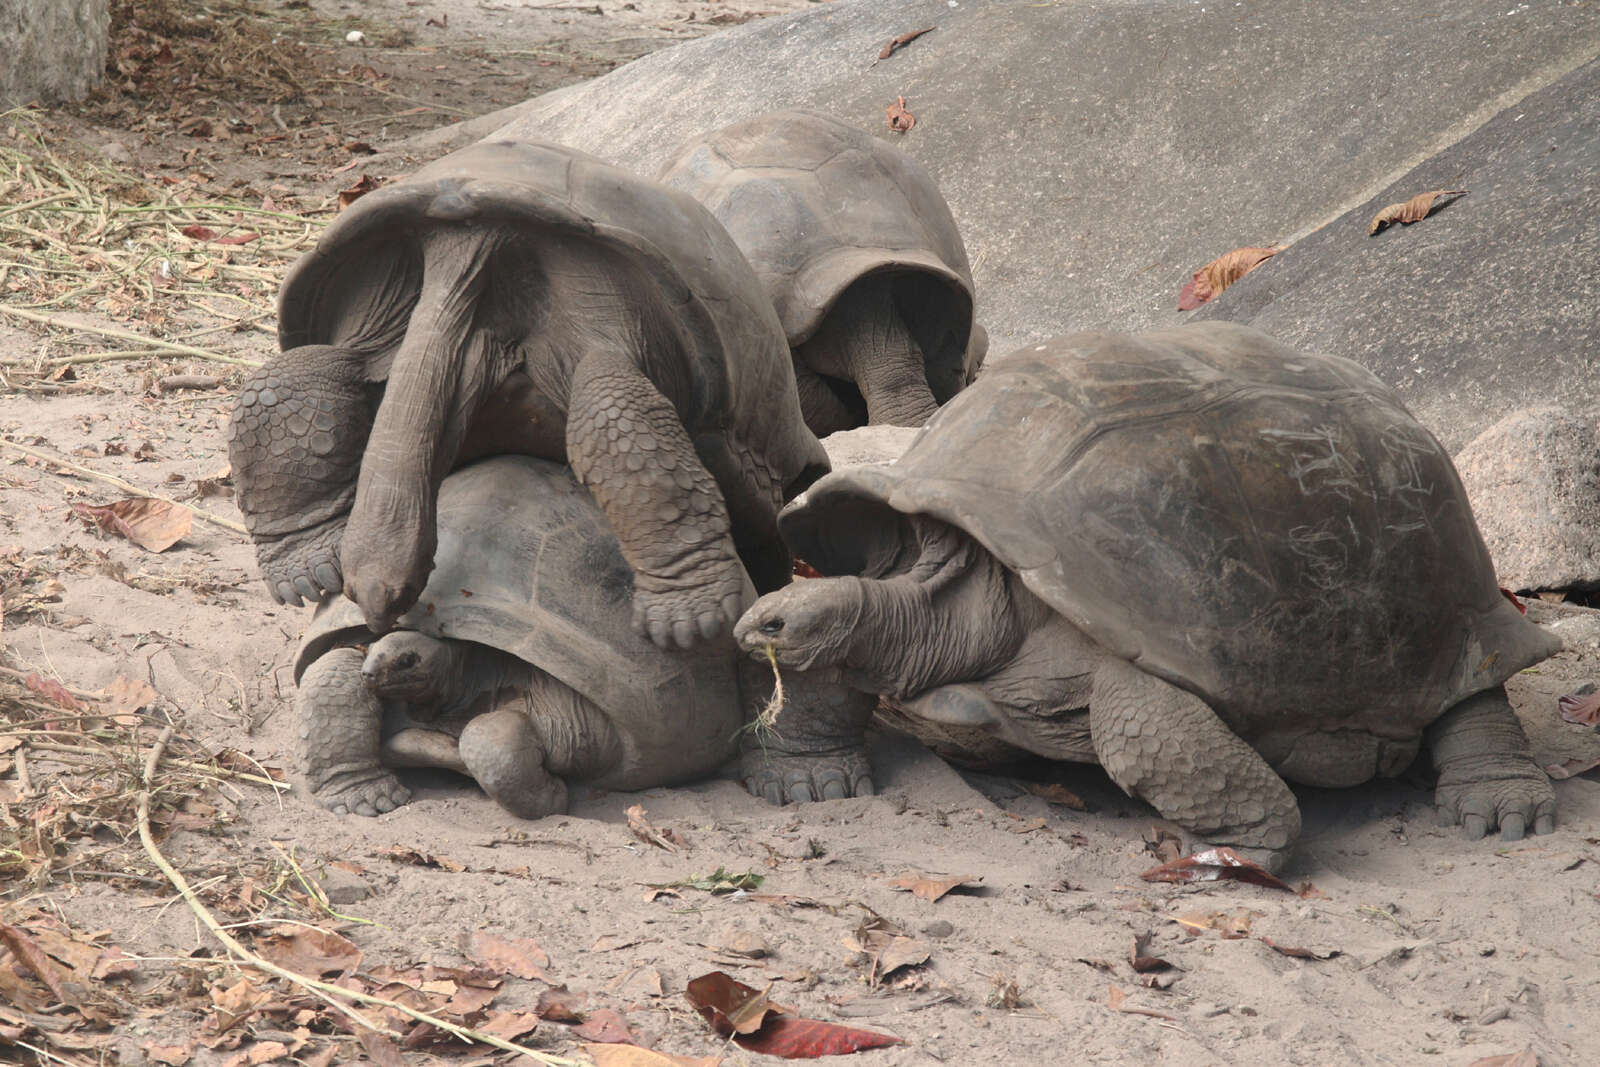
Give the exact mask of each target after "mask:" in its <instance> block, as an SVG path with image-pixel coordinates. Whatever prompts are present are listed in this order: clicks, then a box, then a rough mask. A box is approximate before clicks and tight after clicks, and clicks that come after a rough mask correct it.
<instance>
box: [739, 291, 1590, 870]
mask: <svg viewBox="0 0 1600 1067" xmlns="http://www.w3.org/2000/svg"><path fill="white" fill-rule="evenodd" d="M780 523H781V526H782V529H783V531H784V534H785V536H786V537H787V538H789V540H790V542H791V544H792V545H793V546H794V548H795V551H796V552H797V554H798V555H799V556H801V557H802V558H803V559H805V560H806V561H808V562H809V563H810V564H811V565H812V566H814V567H815V568H817V570H818V571H819V572H820V573H822V574H824V575H827V576H829V577H824V578H815V579H810V580H805V581H800V582H796V583H795V584H794V585H792V586H790V587H789V588H787V589H783V590H780V591H778V592H775V593H772V594H769V595H767V596H764V597H762V598H761V599H760V600H758V601H757V602H756V605H755V607H753V608H752V609H751V610H750V611H749V612H747V613H746V614H745V616H744V617H743V618H742V619H741V620H740V621H739V624H738V626H737V627H736V629H735V633H736V636H737V637H738V638H739V640H740V642H741V644H742V645H743V646H744V647H745V648H746V649H748V650H752V651H755V652H757V653H758V654H765V650H766V649H771V650H772V652H773V653H774V654H775V655H776V657H777V661H778V662H779V663H780V664H781V665H783V666H785V667H791V668H816V667H821V666H834V667H838V668H840V669H841V670H842V672H843V677H844V680H845V681H846V682H847V683H848V684H852V685H855V686H858V687H860V688H863V689H865V690H868V691H870V692H874V693H879V694H883V695H885V696H887V697H890V698H893V699H894V700H896V701H898V702H899V703H900V704H901V705H902V707H903V708H904V710H905V711H906V713H908V714H910V715H912V716H915V717H919V718H921V719H923V720H926V721H929V722H932V723H942V724H950V725H952V726H955V727H961V728H973V727H977V728H981V729H983V730H984V731H987V732H988V733H989V734H990V735H991V736H993V737H996V738H998V739H1000V740H1003V741H1006V742H1008V743H1010V744H1011V745H1013V746H1016V747H1018V748H1021V749H1026V750H1028V751H1031V752H1035V753H1039V754H1042V755H1045V756H1050V757H1054V758H1059V759H1069V760H1083V761H1098V762H1099V763H1100V764H1102V765H1103V766H1104V768H1105V769H1106V771H1107V773H1108V774H1109V775H1110V776H1111V778H1112V779H1113V780H1114V781H1116V782H1117V783H1118V784H1119V785H1120V786H1122V787H1123V788H1124V789H1125V790H1127V791H1128V792H1130V793H1133V794H1135V795H1138V796H1140V797H1143V798H1144V799H1145V800H1147V801H1149V802H1150V803H1151V804H1152V805H1154V806H1155V807H1156V808H1157V809H1158V810H1159V811H1160V812H1161V813H1162V814H1163V815H1165V816H1167V817H1169V818H1171V819H1172V820H1174V821H1175V822H1177V823H1179V824H1180V825H1182V826H1184V827H1186V828H1188V829H1189V830H1191V831H1193V832H1194V833H1196V834H1197V835H1200V836H1202V837H1205V838H1208V839H1211V840H1214V841H1217V842H1221V843H1227V844H1233V845H1238V846H1242V847H1246V848H1254V849H1261V850H1264V851H1265V852H1267V854H1268V856H1269V858H1272V859H1274V860H1281V859H1282V850H1284V849H1286V848H1287V847H1288V846H1289V845H1290V844H1291V843H1292V842H1293V841H1294V839H1295V837H1296V836H1297V834H1298V833H1299V829H1300V814H1299V808H1298V806H1297V804H1296V801H1295V797H1294V795H1293V794H1292V793H1291V792H1290V791H1289V788H1288V787H1287V786H1286V785H1285V779H1287V780H1288V781H1293V782H1300V783H1305V784H1308V785H1317V786H1349V785H1355V784H1357V783H1360V782H1364V781H1366V780H1367V779H1369V778H1371V777H1373V776H1374V775H1394V774H1397V773H1398V772H1400V771H1401V770H1403V769H1404V768H1405V767H1407V766H1408V765H1409V764H1410V763H1411V761H1412V759H1413V757H1414V756H1415V755H1416V753H1417V751H1418V748H1419V746H1420V745H1421V744H1422V742H1423V740H1424V738H1426V739H1427V741H1428V743H1429V745H1430V747H1431V751H1432V757H1433V761H1434V764H1435V766H1436V767H1437V768H1438V771H1439V781H1438V789H1437V799H1438V802H1439V804H1440V807H1441V809H1442V810H1443V811H1444V812H1445V813H1447V814H1448V815H1449V816H1450V817H1451V818H1452V819H1454V820H1455V821H1459V822H1460V823H1462V824H1463V825H1464V827H1465V828H1466V832H1467V834H1468V836H1469V837H1477V836H1481V835H1482V834H1484V833H1485V832H1486V831H1487V830H1488V829H1489V828H1491V827H1494V826H1495V825H1497V824H1498V826H1499V827H1500V829H1501V832H1502V836H1504V837H1507V838H1516V837H1520V836H1521V835H1522V834H1523V833H1524V832H1525V831H1526V830H1530V829H1531V830H1532V831H1534V832H1536V833H1543V832H1546V831H1548V830H1550V829H1551V828H1552V826H1553V824H1554V817H1555V811H1554V794H1553V791H1552V789H1551V787H1550V783H1549V781H1548V780H1547V778H1546V776H1545V774H1544V772H1543V771H1542V770H1540V768H1539V767H1538V766H1537V765H1536V764H1535V763H1534V762H1533V760H1532V758H1531V757H1530V755H1529V752H1528V747H1527V742H1526V739H1525V737H1524V736H1523V733H1522V729H1521V727H1520V725H1519V724H1518V721H1517V718H1516V716H1515V714H1514V713H1513V711H1512V709H1511V707H1510V705H1509V703H1508V702H1507V699H1506V692H1505V689H1504V686H1503V683H1504V682H1505V681H1506V679H1507V678H1509V677H1511V676H1512V675H1514V674H1516V673H1517V672H1518V671H1520V670H1522V669H1523V668H1525V667H1527V666H1529V665H1531V664H1534V663H1537V662H1539V661H1540V660H1542V659H1544V658H1546V657H1547V656H1550V655H1551V654H1553V653H1554V652H1555V651H1557V649H1558V648H1559V642H1558V641H1557V640H1556V639H1555V638H1554V637H1553V636H1552V635H1550V634H1548V633H1547V632H1545V631H1543V630H1541V629H1540V628H1539V627H1537V626H1535V625H1533V624H1532V623H1530V622H1528V621H1527V620H1526V619H1525V618H1524V617H1523V616H1522V614H1521V613H1520V612H1519V611H1518V608H1517V606H1516V605H1515V604H1514V603H1513V602H1512V600H1511V599H1510V598H1509V597H1507V596H1505V595H1502V592H1501V591H1500V589H1499V588H1498V587H1497V585H1496V582H1495V573H1494V568H1493V566H1492V565H1491V563H1490V559H1489V554H1488V552H1487V551H1486V550H1485V548H1484V544H1483V540H1482V538H1481V537H1480V536H1479V535H1478V530H1477V527H1476V525H1475V524H1474V522H1473V518H1472V512H1471V510H1470V508H1469V507H1468V505H1467V500H1466V496H1465V494H1464V492H1463V491H1462V488H1461V483H1460V481H1459V480H1458V478H1457V477H1456V472H1455V470H1454V468H1453V467H1452V466H1451V463H1450V459H1449V457H1448V456H1447V455H1446V453H1445V451H1444V450H1443V449H1442V448H1441V447H1440V446H1439V443H1438V442H1437V441H1436V440H1435V439H1434V437H1433V436H1432V435H1431V434H1430V433H1429V432H1428V431H1427V430H1426V429H1424V428H1423V427H1422V426H1421V425H1420V424H1418V423H1417V422H1416V421H1415V420H1414V419H1413V418H1412V417H1411V416H1410V415H1409V414H1407V412H1406V411H1405V409H1404V408H1403V407H1402V406H1401V405H1400V403H1399V401H1398V399H1397V398H1396V396H1395V393H1394V392H1393V391H1392V390H1391V389H1389V388H1388V387H1387V386H1385V385H1383V384H1382V383H1381V382H1380V381H1378V379H1377V378H1375V377H1374V376H1373V375H1372V374H1371V373H1370V372H1368V371H1366V370H1364V369H1362V368H1361V367H1359V366H1357V365H1356V364H1354V363H1352V362H1349V361H1347V360H1343V359H1339V358H1335V357H1328V356H1317V355H1307V354H1301V353H1297V352H1294V351H1291V350H1289V349H1287V348H1285V347H1284V346H1283V345H1281V344H1279V343H1277V342H1275V341H1273V340H1272V339H1271V338H1269V337H1267V336H1266V335H1265V334H1262V333H1260V332H1259V331H1256V330H1254V329H1252V328H1250V327H1244V326H1237V325H1232V324H1224V323H1209V324H1204V325H1198V326H1190V327H1184V328H1178V329H1173V330H1163V331H1158V332H1153V333H1148V334H1143V335H1124V334H1114V333H1079V334H1073V335H1070V336H1067V337H1061V338H1057V339H1055V340H1052V341H1049V342H1046V343H1043V344H1039V345H1035V346H1031V347H1029V348H1026V349H1023V350H1021V351H1017V352H1014V353H1012V354H1010V355H1008V356H1007V357H1005V358H1004V359H1002V360H1000V361H998V362H996V363H993V364H992V365H991V366H990V367H989V369H988V370H987V371H986V372H985V373H984V375H983V376H982V377H981V378H979V380H978V382H977V383H976V384H975V385H974V386H973V387H972V388H970V389H968V390H966V391H965V392H963V393H962V394H960V395H959V396H957V397H956V398H955V399H954V400H953V401H952V402H951V403H950V404H948V405H947V406H946V407H945V408H944V409H943V410H941V411H940V413H939V414H938V415H937V416H936V417H935V418H934V419H933V421H932V422H930V423H929V424H928V426H927V427H926V428H925V429H924V430H923V431H922V432H921V433H920V434H919V435H918V436H917V438H916V439H915V441H914V442H913V443H912V445H911V447H910V449H909V450H908V451H907V452H906V453H905V455H904V456H902V457H901V458H900V459H899V460H897V461H896V462H894V463H893V464H891V465H887V466H865V467H858V468H854V469H850V470H842V471H839V472H837V473H835V474H832V475H830V476H828V477H826V478H824V479H823V480H821V481H819V482H818V483H817V484H816V485H814V486H813V487H812V488H811V489H810V490H808V491H807V492H806V493H805V494H803V495H802V496H801V497H800V498H798V499H797V500H796V501H795V502H794V503H793V504H792V505H790V507H789V509H787V510H786V511H785V513H784V515H783V516H782V517H781V519H780ZM856 730H857V726H856V724H855V723H854V722H852V723H851V724H850V725H849V732H850V736H845V733H846V731H844V730H843V729H841V730H840V734H841V736H840V737H839V741H838V744H839V747H840V748H841V750H843V749H844V748H846V747H848V744H847V743H848V742H851V741H854V742H856V743H859V737H858V736H854V733H855V731H856Z"/></svg>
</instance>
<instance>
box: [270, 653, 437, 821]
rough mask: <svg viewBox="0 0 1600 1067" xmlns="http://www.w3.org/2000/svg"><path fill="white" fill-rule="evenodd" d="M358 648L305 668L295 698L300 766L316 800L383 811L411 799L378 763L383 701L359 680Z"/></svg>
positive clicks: (340, 809)
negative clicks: (298, 726)
mask: <svg viewBox="0 0 1600 1067" xmlns="http://www.w3.org/2000/svg"><path fill="white" fill-rule="evenodd" d="M362 658H363V657H362V654H361V650H360V649H355V648H336V649H333V650H332V651H331V652H329V653H328V654H327V655H325V656H323V657H322V658H321V659H319V660H317V661H316V662H315V663H313V664H311V666H309V667H307V668H306V672H305V674H304V675H302V676H301V678H300V689H299V692H298V694H297V695H296V697H295V705H296V708H295V710H296V712H297V713H298V715H299V719H300V742H301V758H302V763H301V769H302V770H303V771H304V772H305V776H306V780H307V782H308V783H309V784H310V786H311V795H312V796H313V797H314V798H315V799H316V801H317V803H318V804H321V805H322V806H323V807H325V808H327V809H329V810H330V811H332V812H334V813H335V814H338V815H346V814H355V815H381V814H382V813H383V812H386V811H393V810H394V809H395V808H398V807H399V806H400V805H402V804H404V803H405V802H406V801H408V800H410V799H411V791H410V790H409V789H407V788H406V787H405V786H403V785H401V784H400V779H398V778H396V777H395V775H394V772H393V771H390V770H389V769H388V768H386V767H384V766H383V764H382V762H381V761H380V755H379V753H380V745H381V742H380V735H381V732H382V728H383V705H382V704H381V703H379V701H378V698H377V697H376V696H374V695H373V694H372V693H371V692H370V691H369V690H368V689H367V687H366V685H365V684H364V683H363V682H362V680H361V661H362Z"/></svg>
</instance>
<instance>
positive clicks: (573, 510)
mask: <svg viewBox="0 0 1600 1067" xmlns="http://www.w3.org/2000/svg"><path fill="white" fill-rule="evenodd" d="M632 600H633V572H632V570H631V569H630V568H629V567H628V564H627V561H626V560H624V559H623V557H622V549H621V546H620V545H619V544H618V543H617V539H616V537H615V535H614V534H612V532H611V527H610V525H609V524H608V523H607V522H606V518H605V514H604V513H603V512H602V511H601V510H600V508H599V506H598V505H597V504H596V503H595V502H594V499H593V498H592V497H591V496H590V495H589V493H588V491H587V490H585V489H584V488H583V487H582V486H580V485H579V484H578V483H577V481H576V480H575V479H574V478H573V476H572V473H571V471H570V470H569V469H568V468H566V467H565V466H562V465H560V464H556V463H550V462H547V461H545V460H539V459H532V458H529V457H527V456H496V457H494V458H491V459H486V460H483V461H481V462H478V463H475V464H472V465H471V466H468V467H464V468H462V469H461V470H458V471H456V472H455V473H453V474H451V475H450V476H449V477H448V478H446V479H445V480H444V483H443V484H442V485H441V486H440V489H439V547H438V551H437V552H436V553H435V556H434V569H433V573H432V574H431V575H429V578H428V584H427V586H426V587H425V588H424V589H423V592H422V595H421V596H420V597H419V598H418V600H417V603H416V605H415V606H414V607H413V608H412V609H411V610H410V611H409V612H407V613H406V614H405V615H402V616H401V617H400V619H399V621H398V622H397V623H396V628H397V629H406V630H416V631H420V632H422V633H425V634H429V635H430V636H433V637H441V638H455V639H459V640H464V641H476V642H478V643H480V644H483V645H488V646H490V647H492V648H497V649H500V650H502V651H505V652H509V653H511V654H512V655H515V656H517V657H518V658H519V659H522V660H524V661H525V662H528V663H531V664H533V665H534V666H535V667H538V668H540V669H541V670H544V671H546V672H548V673H549V674H550V675H552V676H554V677H555V678H556V679H557V680H559V681H561V682H563V683H565V684H566V685H568V686H570V687H572V688H573V689H575V690H577V691H578V692H579V693H582V694H583V695H584V696H585V697H587V698H588V699H589V700H590V701H591V702H593V703H594V704H596V705H597V706H598V707H600V709H601V710H603V711H605V712H606V713H607V714H608V715H610V716H611V718H612V719H613V720H614V721H615V722H616V723H617V725H618V727H619V730H618V733H619V734H620V735H621V736H622V737H624V738H625V743H626V744H627V745H628V746H629V747H630V748H631V749H633V750H635V751H640V750H643V751H652V752H672V753H673V754H674V759H679V758H681V760H682V763H683V766H684V768H685V774H686V775H693V774H699V773H704V772H705V771H706V770H708V769H710V768H713V767H715V766H717V765H718V764H720V763H721V762H722V761H723V760H725V759H727V758H728V757H730V756H731V755H732V754H733V752H734V744H733V741H732V739H733V738H734V737H735V735H736V733H737V731H738V729H739V726H740V724H741V722H742V717H741V716H742V708H741V705H740V702H739V680H738V675H737V657H736V654H735V650H734V648H733V646H732V643H731V641H729V640H727V639H724V640H723V641H721V642H712V643H711V644H709V645H707V646H704V647H699V648H696V649H692V650H689V651H672V652H666V651H663V650H661V649H659V648H657V647H656V646H655V645H653V644H651V643H650V641H649V640H648V639H647V638H644V637H642V636H640V635H639V634H638V633H637V632H636V631H635V630H634V628H633V624H632V619H633V615H632V610H633V609H632ZM374 640H377V637H376V636H375V635H374V634H373V633H372V632H371V631H369V630H368V629H367V628H366V625H365V623H364V621H363V619H362V615H361V609H360V608H359V607H357V606H356V605H355V604H354V603H353V602H352V601H350V600H347V599H345V598H343V597H336V598H334V599H332V600H329V601H327V602H326V603H324V604H322V605H321V606H320V607H319V608H318V609H317V612H316V614H315V615H314V616H313V617H312V620H311V623H310V625H309V626H308V627H307V628H306V632H305V635H304V637H303V638H302V639H301V642H300V648H299V651H298V653H297V655H296V659H295V672H294V673H295V681H296V682H298V681H299V680H300V676H301V675H302V674H303V673H304V671H305V669H306V668H307V667H308V666H310V664H311V663H312V662H314V661H315V660H316V659H317V658H318V657H320V656H322V655H323V654H324V653H326V652H327V651H329V650H330V649H333V648H336V647H340V646H346V645H354V644H364V643H366V642H369V641H374Z"/></svg>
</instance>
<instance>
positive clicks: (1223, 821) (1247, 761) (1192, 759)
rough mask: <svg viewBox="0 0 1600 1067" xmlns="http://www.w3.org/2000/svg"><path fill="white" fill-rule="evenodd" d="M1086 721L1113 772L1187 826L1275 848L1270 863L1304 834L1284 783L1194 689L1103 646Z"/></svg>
mask: <svg viewBox="0 0 1600 1067" xmlns="http://www.w3.org/2000/svg"><path fill="white" fill-rule="evenodd" d="M1089 729H1090V732H1091V735H1092V736H1093V738H1094V748H1095V754H1096V756H1097V757H1098V758H1099V760H1100V765H1101V766H1102V767H1104V768H1105V770H1106V773H1107V774H1108V775H1110V776H1111V780H1112V781H1114V782H1116V783H1117V784H1118V785H1119V786H1121V787H1122V788H1123V789H1125V790H1126V791H1127V792H1129V793H1131V794H1133V795H1134V796H1137V797H1139V798H1141V799H1143V800H1144V801H1146V802H1147V803H1148V804H1150V805H1151V806H1152V807H1154V808H1155V809H1156V810H1157V811H1159V812H1160V813H1161V814H1162V815H1164V816H1165V817H1167V818H1169V819H1171V820H1172V821H1173V822H1175V823H1177V824H1178V825H1179V826H1182V827H1183V828H1184V829H1186V830H1188V831H1190V832H1191V833H1194V834H1197V835H1199V836H1200V837H1202V838H1205V839H1206V840H1208V841H1213V842H1215V843H1217V844H1223V845H1230V846H1244V847H1246V848H1251V849H1261V850H1264V851H1265V852H1267V853H1268V854H1269V855H1271V854H1278V855H1276V856H1275V857H1274V858H1272V859H1271V860H1270V865H1271V866H1281V864H1282V854H1283V853H1284V850H1286V849H1288V847H1289V846H1290V845H1291V844H1293V843H1294V840H1295V838H1297V837H1298V836H1300V806H1299V804H1298V803H1297V802H1296V800H1295V798H1294V794H1293V793H1292V792H1290V790H1289V787H1288V785H1286V784H1285V783H1284V781H1283V779H1282V778H1279V777H1278V775H1277V773H1276V772H1275V771H1273V769H1272V768H1271V767H1269V766H1267V761H1266V760H1264V759H1262V758H1261V755H1260V753H1258V752H1257V751H1256V750H1255V749H1253V748H1251V747H1250V746H1249V745H1247V744H1245V742H1244V740H1243V739H1242V738H1240V737H1239V736H1238V735H1237V734H1235V733H1234V732H1233V731H1232V730H1230V729H1228V727H1227V726H1226V725H1225V724H1224V723H1223V721H1222V720H1221V719H1220V718H1218V717H1217V713H1216V712H1214V711H1212V710H1211V708H1209V707H1208V706H1206V703H1205V702H1204V701H1202V700H1201V699H1200V698H1199V697H1197V696H1195V695H1194V694H1192V693H1188V692H1185V691H1184V690H1182V689H1179V688H1178V687H1177V686H1174V685H1171V684H1170V683H1168V682H1164V681H1162V680H1161V679H1159V678H1157V677H1155V676H1154V675H1150V674H1146V673H1144V672H1143V671H1141V670H1139V669H1138V668H1137V667H1134V666H1133V665H1132V664H1130V663H1127V662H1126V661H1124V660H1121V659H1117V658H1116V657H1113V656H1107V657H1106V658H1105V659H1104V660H1103V661H1102V662H1101V664H1100V667H1099V669H1098V670H1096V672H1095V678H1094V690H1093V692H1092V693H1091V695H1090V697H1089Z"/></svg>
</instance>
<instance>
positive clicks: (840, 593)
mask: <svg viewBox="0 0 1600 1067" xmlns="http://www.w3.org/2000/svg"><path fill="white" fill-rule="evenodd" d="M864 603H865V598H864V596H863V590H862V580H861V579H860V578H854V577H844V578H806V579H802V580H800V581H797V582H794V583H792V584H790V585H786V586H784V587H783V588H782V589H779V590H777V591H775V592H772V593H768V594H767V595H766V596H764V597H762V598H761V599H759V600H757V601H756V602H755V604H754V605H753V606H752V607H751V608H750V610H749V611H747V612H745V613H744V615H743V617H741V618H740V619H739V622H738V625H736V626H735V627H734V628H733V636H734V639H735V640H736V641H738V642H739V647H740V648H742V649H744V650H745V651H747V652H750V653H751V654H753V655H755V656H757V657H758V658H761V657H765V656H766V654H767V650H768V649H771V650H772V655H773V657H774V658H775V659H776V660H777V663H778V665H779V666H780V667H793V668H798V669H801V670H805V669H808V668H811V667H814V666H824V667H833V666H840V665H842V664H843V663H844V660H845V656H846V655H847V654H848V653H849V650H850V645H851V638H852V636H854V631H855V628H856V624H857V622H859V621H860V619H861V610H862V606H863V604H864Z"/></svg>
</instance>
